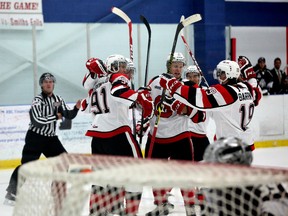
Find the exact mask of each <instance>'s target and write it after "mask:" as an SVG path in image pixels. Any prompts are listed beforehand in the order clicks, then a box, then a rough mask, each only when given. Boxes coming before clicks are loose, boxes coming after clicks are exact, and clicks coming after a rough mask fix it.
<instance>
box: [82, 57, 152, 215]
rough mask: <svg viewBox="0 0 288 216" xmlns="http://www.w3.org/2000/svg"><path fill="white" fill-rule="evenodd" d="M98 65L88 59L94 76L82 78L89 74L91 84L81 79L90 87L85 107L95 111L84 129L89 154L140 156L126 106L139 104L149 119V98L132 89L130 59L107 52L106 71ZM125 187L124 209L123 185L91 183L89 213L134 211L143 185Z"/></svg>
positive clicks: (141, 92) (133, 212)
mask: <svg viewBox="0 0 288 216" xmlns="http://www.w3.org/2000/svg"><path fill="white" fill-rule="evenodd" d="M127 66H129V67H128V68H127ZM101 67H102V63H101V62H100V60H99V59H96V58H95V59H92V60H88V67H87V68H88V69H89V71H90V73H96V74H94V75H92V76H93V77H96V78H95V79H94V80H91V79H90V78H89V75H86V76H85V78H86V77H88V78H87V79H86V80H85V82H88V83H89V82H90V84H89V85H88V83H87V85H85V83H84V86H86V87H87V88H88V89H89V88H91V86H92V89H91V90H89V92H90V98H89V99H88V104H89V106H88V107H89V111H90V112H91V113H93V114H94V119H93V123H92V125H91V127H90V128H89V129H88V131H87V132H86V136H90V137H92V142H91V148H92V154H104V155H115V156H130V157H135V158H142V153H141V149H140V146H139V145H138V143H137V141H136V139H135V138H134V136H133V135H132V130H131V121H130V118H129V110H130V107H131V105H132V104H136V106H141V107H142V108H143V110H144V113H143V115H144V118H145V119H146V118H147V119H146V120H148V119H149V118H151V117H152V116H153V113H154V108H153V102H152V98H151V97H150V95H149V93H148V92H147V91H138V92H136V91H134V90H132V89H131V87H130V86H131V82H130V79H131V76H132V75H133V73H134V66H133V63H132V62H131V61H129V64H128V65H127V60H126V59H125V57H124V56H122V55H118V54H114V55H110V56H109V57H108V58H107V60H106V67H107V73H106V72H105V70H104V71H103V70H102V68H101ZM103 68H104V67H103ZM131 70H132V71H131ZM104 74H105V75H104ZM103 75H104V76H103ZM90 76H91V75H90ZM99 77H101V78H99ZM89 80H90V81H89ZM125 190H126V195H125V198H126V209H125V211H124V212H123V209H122V206H121V205H122V203H123V200H124V194H125V192H124V191H123V190H122V188H117V187H113V186H108V187H106V186H105V185H103V186H93V189H92V195H91V199H90V214H91V215H105V214H106V213H107V212H106V211H108V212H113V213H115V214H123V213H124V214H125V215H136V213H137V211H138V207H139V204H140V200H141V192H142V188H140V189H139V190H138V191H137V192H135V190H132V191H131V190H130V189H129V188H125ZM105 193H106V194H107V195H108V194H109V195H110V196H113V197H114V198H115V200H114V203H112V202H113V200H111V202H110V201H107V202H103V201H104V200H105ZM107 197H108V196H107ZM101 203H102V204H101ZM101 205H102V206H101ZM100 211H101V212H100Z"/></svg>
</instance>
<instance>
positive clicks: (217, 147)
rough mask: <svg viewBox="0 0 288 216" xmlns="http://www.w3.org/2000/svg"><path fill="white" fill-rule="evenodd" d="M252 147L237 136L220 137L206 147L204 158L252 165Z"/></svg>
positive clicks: (212, 160)
mask: <svg viewBox="0 0 288 216" xmlns="http://www.w3.org/2000/svg"><path fill="white" fill-rule="evenodd" d="M252 147H253V146H249V145H247V144H246V143H244V142H242V140H240V139H239V138H236V137H227V138H220V139H218V140H217V141H215V142H214V143H211V144H210V145H209V146H208V147H207V148H206V150H205V153H204V156H203V158H204V161H206V162H212V163H223V164H225V163H227V164H240V165H251V163H252V160H253V155H252V150H253V148H252Z"/></svg>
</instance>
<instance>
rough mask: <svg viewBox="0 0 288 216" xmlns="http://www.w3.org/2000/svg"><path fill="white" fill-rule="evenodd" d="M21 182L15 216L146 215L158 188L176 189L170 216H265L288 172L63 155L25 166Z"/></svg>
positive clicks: (287, 180) (185, 162)
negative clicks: (265, 205)
mask: <svg viewBox="0 0 288 216" xmlns="http://www.w3.org/2000/svg"><path fill="white" fill-rule="evenodd" d="M18 179H19V181H18V193H17V199H16V204H15V208H14V215H15V216H16V215H17V216H18V215H31V216H32V215H57V216H60V215H61V216H73V215H75V216H80V215H136V212H135V211H138V213H137V215H145V214H147V212H150V211H151V210H153V209H154V208H155V207H156V205H154V198H155V200H156V197H155V196H156V194H154V195H155V196H153V194H152V188H153V189H156V190H158V191H168V192H169V191H170V194H169V196H167V200H168V201H169V202H170V203H171V204H173V206H174V208H173V209H172V211H171V212H170V213H171V214H170V215H186V214H187V215H230V213H229V212H234V213H233V214H231V215H260V214H259V212H260V210H261V203H262V202H263V196H264V195H265V196H270V195H271V194H269V191H267V189H265V190H264V191H265V193H264V195H263V193H262V192H261V187H262V186H263V185H268V184H269V185H271V184H274V185H277V184H278V183H283V185H286V184H287V182H288V170H286V169H280V168H279V169H272V168H262V167H244V166H232V165H215V164H206V163H192V162H190V161H173V160H170V161H167V160H152V159H134V158H128V157H113V156H103V155H102V156H100V155H82V154H62V155H60V156H58V157H54V158H50V159H46V160H38V161H35V162H31V163H27V164H25V165H23V166H22V167H21V168H20V170H19V177H18ZM171 189H172V190H171ZM259 191H260V192H259ZM141 192H143V193H142V197H140V199H139V196H138V195H139V194H141ZM181 192H182V193H181ZM261 193H262V195H263V196H262V197H261V196H260V195H259V194H261ZM281 193H282V192H280V195H281ZM135 195H136V196H135ZM282 195H283V196H285V195H287V194H282ZM282 195H281V196H282ZM129 196H131V197H129ZM159 196H163V194H161V193H160V195H159ZM278 198H279V197H278ZM280 198H281V197H280ZM137 199H138V200H139V202H140V206H139V209H137V207H138V204H139V202H138V204H137ZM127 200H130V201H131V200H132V201H133V200H134V201H135V200H136V202H134V203H133V202H127ZM131 203H132V204H131ZM135 203H136V204H135ZM130 204H131V205H132V206H129V205H130ZM133 205H136V206H133ZM170 207H171V206H170ZM190 207H191V208H192V207H193V208H194V211H195V212H196V213H193V210H191V209H190ZM125 209H130V210H131V209H132V210H131V211H128V212H125ZM162 210H163V209H162ZM170 210H171V209H170ZM173 212H174V213H173ZM207 212H209V213H207ZM166 213H168V212H165V214H166ZM150 215H153V213H152V214H150ZM155 215H157V212H156V213H155ZM158 215H163V213H159V212H158Z"/></svg>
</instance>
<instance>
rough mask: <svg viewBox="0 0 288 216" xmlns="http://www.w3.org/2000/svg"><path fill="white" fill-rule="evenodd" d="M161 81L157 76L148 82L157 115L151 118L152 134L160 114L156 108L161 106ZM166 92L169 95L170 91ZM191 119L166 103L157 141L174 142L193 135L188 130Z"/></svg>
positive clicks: (159, 124)
mask: <svg viewBox="0 0 288 216" xmlns="http://www.w3.org/2000/svg"><path fill="white" fill-rule="evenodd" d="M159 82H160V77H159V76H156V77H154V78H153V79H152V80H151V81H150V82H149V84H148V87H149V88H150V89H151V97H152V99H153V101H154V107H155V115H154V117H153V118H152V119H151V120H150V136H151V135H152V133H153V130H154V126H155V121H156V118H157V115H158V113H157V109H156V108H157V107H158V106H159V102H160V100H161V95H162V90H163V88H162V87H161V86H160V84H159ZM166 94H167V95H169V92H168V91H166ZM189 121H190V119H189V118H188V117H187V116H186V115H179V114H177V112H176V111H173V110H171V108H170V107H169V106H166V105H165V104H164V109H163V111H162V113H161V116H160V120H159V122H158V129H157V134H156V137H155V142H157V143H172V142H175V141H178V140H181V139H183V138H186V137H191V132H190V131H189V130H188V122H189Z"/></svg>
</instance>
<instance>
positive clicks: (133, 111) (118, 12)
mask: <svg viewBox="0 0 288 216" xmlns="http://www.w3.org/2000/svg"><path fill="white" fill-rule="evenodd" d="M112 13H114V14H116V15H117V16H119V17H121V18H122V19H123V20H124V21H125V22H126V23H127V25H128V30H129V52H130V59H131V61H132V62H133V60H134V56H133V37H132V21H131V19H130V18H129V16H128V15H127V14H126V13H124V12H123V11H122V10H120V9H119V8H117V7H113V8H112ZM132 89H133V90H134V85H133V82H132ZM132 118H133V119H132V120H133V135H134V137H136V117H135V109H134V104H132Z"/></svg>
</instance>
